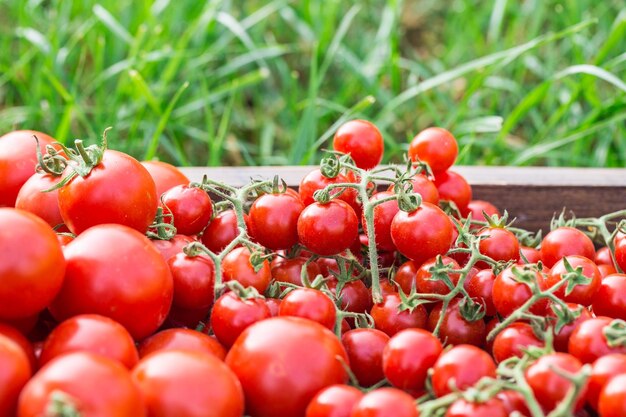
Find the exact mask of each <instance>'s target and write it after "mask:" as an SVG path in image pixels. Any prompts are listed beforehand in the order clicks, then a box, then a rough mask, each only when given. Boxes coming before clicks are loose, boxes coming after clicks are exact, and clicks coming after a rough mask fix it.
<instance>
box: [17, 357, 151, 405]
mask: <svg viewBox="0 0 626 417" xmlns="http://www.w3.org/2000/svg"><path fill="white" fill-rule="evenodd" d="M59 395H62V397H60V398H61V399H62V400H64V402H65V403H66V404H68V405H70V406H72V407H73V408H74V409H75V410H76V411H77V412H78V413H80V415H81V417H110V416H116V417H137V416H143V415H145V406H144V402H143V398H142V396H141V393H140V392H139V389H138V388H137V387H136V386H135V383H134V382H133V380H132V379H131V376H130V373H129V371H128V370H127V369H126V368H125V367H124V366H123V365H122V364H120V363H119V362H117V361H114V360H113V359H109V358H106V357H104V356H100V355H97V354H94V353H89V352H74V353H68V354H66V355H61V356H59V357H58V358H55V359H53V360H52V361H50V362H49V363H48V364H47V365H46V366H44V367H43V368H41V369H40V370H39V372H37V374H35V376H33V378H32V379H31V380H30V381H28V383H27V384H26V386H25V387H24V389H23V390H22V393H21V394H20V398H19V404H18V415H19V416H20V417H40V416H43V415H46V414H47V413H48V410H49V407H50V403H51V402H52V401H54V399H55V397H57V398H59V397H58V396H59Z"/></svg>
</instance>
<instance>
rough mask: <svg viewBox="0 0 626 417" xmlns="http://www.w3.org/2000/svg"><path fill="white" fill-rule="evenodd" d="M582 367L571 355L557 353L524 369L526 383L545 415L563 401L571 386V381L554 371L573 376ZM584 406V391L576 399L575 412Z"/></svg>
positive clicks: (544, 357) (542, 358)
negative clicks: (557, 370)
mask: <svg viewBox="0 0 626 417" xmlns="http://www.w3.org/2000/svg"><path fill="white" fill-rule="evenodd" d="M582 366H583V364H582V363H581V362H580V361H579V360H578V359H576V358H575V357H573V356H572V355H570V354H567V353H560V352H557V353H552V354H549V355H544V356H542V357H540V358H539V359H538V360H537V361H536V362H534V363H532V364H531V365H530V366H529V367H528V368H527V369H526V372H525V374H524V376H525V378H526V381H527V382H528V385H529V386H530V388H531V389H532V391H533V394H534V395H535V398H536V399H537V402H539V405H541V408H542V409H543V411H544V412H545V413H546V414H548V413H550V412H551V411H552V410H554V409H555V408H556V407H557V406H558V405H559V403H560V402H561V401H563V398H565V396H566V395H567V393H568V391H569V390H570V388H571V387H572V386H573V384H572V382H571V381H569V380H567V379H566V378H564V377H563V376H561V375H559V374H557V373H556V372H555V371H554V369H559V370H561V371H565V372H569V373H572V374H575V373H577V372H579V371H580V369H581V368H582ZM584 404H585V391H584V390H583V392H581V393H580V394H579V395H578V397H577V401H576V406H575V408H576V410H580V409H581V408H582V407H583V405H584Z"/></svg>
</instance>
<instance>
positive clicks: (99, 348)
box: [39, 314, 139, 369]
mask: <svg viewBox="0 0 626 417" xmlns="http://www.w3.org/2000/svg"><path fill="white" fill-rule="evenodd" d="M78 351H81V352H91V353H97V354H99V355H102V356H105V357H107V358H109V359H113V360H116V361H118V362H119V363H121V364H122V365H124V366H125V367H127V368H129V369H131V368H132V367H133V366H135V364H137V361H138V360H139V354H138V353H137V348H136V347H135V341H134V340H133V338H132V336H131V335H130V334H129V333H128V331H127V330H126V329H125V328H124V326H122V325H121V324H119V323H118V322H116V321H115V320H111V319H110V318H108V317H104V316H99V315H97V314H81V315H78V316H74V317H71V318H69V319H67V320H65V321H64V322H62V323H61V324H59V325H58V326H57V327H55V328H54V330H52V333H50V335H48V337H47V338H46V340H45V342H44V344H43V348H42V349H41V354H40V356H39V363H40V365H41V366H43V365H45V364H47V363H48V362H50V361H51V360H52V359H54V358H56V357H58V356H61V355H63V354H66V353H69V352H78Z"/></svg>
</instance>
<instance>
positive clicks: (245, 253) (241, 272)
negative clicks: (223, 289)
mask: <svg viewBox="0 0 626 417" xmlns="http://www.w3.org/2000/svg"><path fill="white" fill-rule="evenodd" d="M250 256H251V254H250V250H249V249H248V248H247V247H243V246H240V247H238V248H235V249H233V250H232V251H230V252H228V254H227V255H226V256H225V257H224V259H223V260H222V279H223V280H224V282H226V281H237V282H239V283H240V284H241V285H243V286H244V287H254V288H255V289H256V290H257V291H258V292H259V294H263V293H264V292H265V290H266V289H267V287H268V286H269V285H270V281H271V280H272V270H271V269H270V263H269V261H268V260H267V259H264V260H263V263H262V264H261V268H260V269H259V270H258V271H255V270H254V266H253V265H252V263H251V262H250Z"/></svg>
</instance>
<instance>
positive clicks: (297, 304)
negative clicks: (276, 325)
mask: <svg viewBox="0 0 626 417" xmlns="http://www.w3.org/2000/svg"><path fill="white" fill-rule="evenodd" d="M278 315H279V316H292V317H302V318H305V319H309V320H313V321H316V322H318V323H319V324H321V325H323V326H324V327H326V328H328V329H330V330H333V329H334V328H335V322H336V321H337V310H336V307H335V303H333V301H332V300H331V299H330V298H329V297H328V296H327V295H326V294H324V293H323V292H322V291H320V290H315V289H312V288H296V289H295V290H293V291H291V292H290V293H289V294H287V295H286V296H285V298H283V301H282V302H281V303H280V307H279V309H278Z"/></svg>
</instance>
